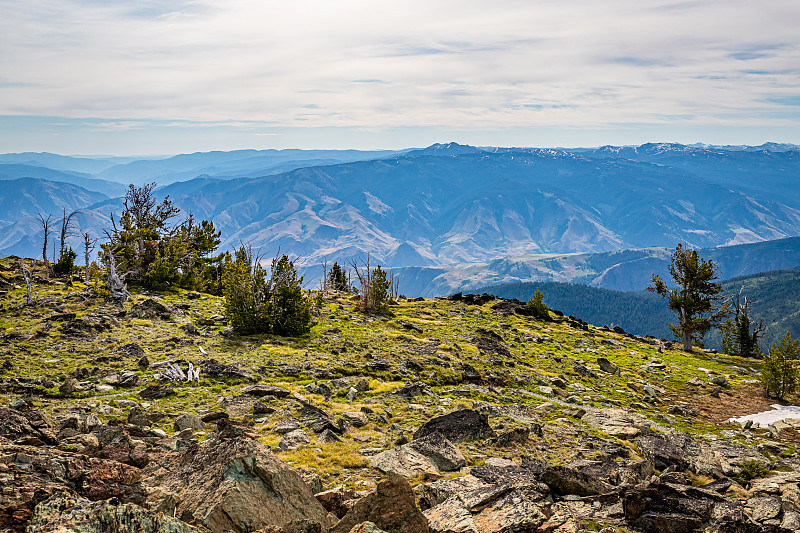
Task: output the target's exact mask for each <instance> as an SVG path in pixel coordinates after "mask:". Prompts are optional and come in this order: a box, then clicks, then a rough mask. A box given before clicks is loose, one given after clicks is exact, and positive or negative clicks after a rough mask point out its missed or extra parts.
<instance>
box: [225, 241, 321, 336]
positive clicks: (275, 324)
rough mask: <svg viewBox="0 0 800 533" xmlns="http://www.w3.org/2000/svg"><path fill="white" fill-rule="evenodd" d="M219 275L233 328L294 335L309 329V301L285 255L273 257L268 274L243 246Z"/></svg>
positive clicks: (239, 330) (241, 331)
mask: <svg viewBox="0 0 800 533" xmlns="http://www.w3.org/2000/svg"><path fill="white" fill-rule="evenodd" d="M222 278H223V293H224V296H225V315H226V317H227V318H228V321H229V322H230V325H231V326H232V327H233V329H234V330H235V331H236V332H238V333H243V334H250V333H275V334H277V335H291V336H298V335H303V334H305V333H308V331H309V330H310V329H311V325H312V318H311V301H310V300H309V298H308V297H307V296H306V295H305V294H304V293H303V289H302V288H301V284H302V283H303V278H302V277H300V278H298V277H297V270H296V269H295V267H294V262H293V261H291V260H290V259H289V258H288V256H286V255H282V256H281V257H279V258H278V257H276V258H275V259H273V260H272V266H271V268H270V271H269V274H268V273H267V270H265V269H264V268H263V267H262V266H261V265H260V258H259V257H258V256H257V255H254V254H253V252H252V250H251V249H249V248H245V247H244V246H243V247H241V248H240V249H239V250H238V251H237V252H236V258H235V260H234V261H231V262H230V263H229V264H228V266H227V267H226V268H225V272H224V274H223V276H222Z"/></svg>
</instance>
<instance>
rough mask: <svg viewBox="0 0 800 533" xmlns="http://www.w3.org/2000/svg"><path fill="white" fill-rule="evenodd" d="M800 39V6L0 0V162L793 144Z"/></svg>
mask: <svg viewBox="0 0 800 533" xmlns="http://www.w3.org/2000/svg"><path fill="white" fill-rule="evenodd" d="M798 28H800V1H798V0H761V1H760V2H755V1H753V0H707V1H703V0H700V1H661V0H639V1H630V0H603V1H597V0H572V1H570V0H562V1H556V0H551V1H548V2H543V1H536V0H521V1H506V0H493V1H470V0H460V1H449V0H425V1H419V0H405V1H403V2H384V1H375V0H373V1H356V0H338V1H330V0H326V1H303V0H297V1H294V2H286V1H281V2H274V1H271V0H225V1H216V2H206V1H181V0H159V1H149V0H148V1H142V2H136V1H127V0H126V1H122V0H59V1H54V0H50V1H42V0H22V1H20V0H14V1H9V0H0V152H11V151H27V150H32V151H53V152H59V153H82V154H111V153H114V154H155V153H157V154H168V153H177V152H187V151H201V150H212V149H220V150H228V149H235V148H286V147H297V148H400V147H408V146H423V145H427V144H431V143H433V142H447V141H451V140H455V141H459V142H466V143H470V144H478V145H504V146H509V145H515V146H579V145H582V146H588V145H602V144H633V143H640V142H647V141H678V142H685V143H691V142H708V143H732V144H740V143H748V144H760V143H762V142H764V141H768V140H772V141H779V142H794V143H800V76H799V75H798V74H800V29H798Z"/></svg>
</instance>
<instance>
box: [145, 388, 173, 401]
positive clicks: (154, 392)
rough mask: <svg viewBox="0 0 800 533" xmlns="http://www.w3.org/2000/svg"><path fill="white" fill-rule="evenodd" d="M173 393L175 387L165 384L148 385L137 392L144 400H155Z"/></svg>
mask: <svg viewBox="0 0 800 533" xmlns="http://www.w3.org/2000/svg"><path fill="white" fill-rule="evenodd" d="M174 394H175V389H173V388H172V387H168V386H166V385H148V386H147V387H145V388H144V389H142V390H141V391H140V392H139V397H140V398H142V399H145V400H157V399H159V398H166V397H167V396H172V395H174Z"/></svg>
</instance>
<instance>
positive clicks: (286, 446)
mask: <svg viewBox="0 0 800 533" xmlns="http://www.w3.org/2000/svg"><path fill="white" fill-rule="evenodd" d="M309 442H311V439H309V438H308V433H306V432H305V431H303V430H302V429H295V430H294V431H290V432H288V433H286V434H285V435H284V436H283V437H282V438H281V441H280V443H278V451H280V452H283V451H286V450H294V449H296V448H298V447H299V446H301V445H303V444H308V443H309Z"/></svg>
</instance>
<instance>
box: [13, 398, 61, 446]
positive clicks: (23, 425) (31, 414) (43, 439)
mask: <svg viewBox="0 0 800 533" xmlns="http://www.w3.org/2000/svg"><path fill="white" fill-rule="evenodd" d="M0 436H3V437H6V438H7V439H9V440H21V442H20V443H21V444H33V445H36V444H42V443H44V444H55V443H56V435H55V433H54V432H53V428H52V427H50V424H48V423H47V420H45V419H44V417H43V416H42V415H41V414H40V413H38V412H37V411H24V412H23V411H17V410H16V409H8V408H5V407H3V408H0Z"/></svg>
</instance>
